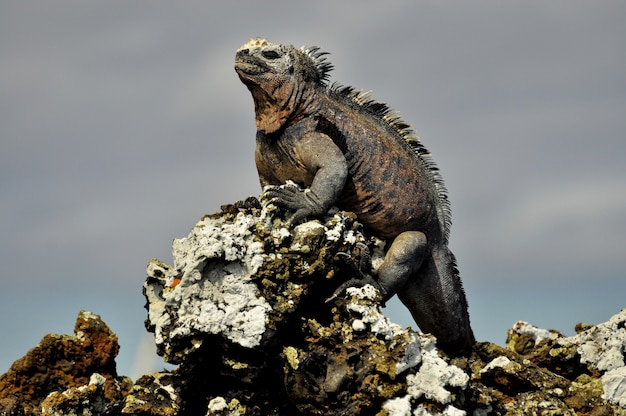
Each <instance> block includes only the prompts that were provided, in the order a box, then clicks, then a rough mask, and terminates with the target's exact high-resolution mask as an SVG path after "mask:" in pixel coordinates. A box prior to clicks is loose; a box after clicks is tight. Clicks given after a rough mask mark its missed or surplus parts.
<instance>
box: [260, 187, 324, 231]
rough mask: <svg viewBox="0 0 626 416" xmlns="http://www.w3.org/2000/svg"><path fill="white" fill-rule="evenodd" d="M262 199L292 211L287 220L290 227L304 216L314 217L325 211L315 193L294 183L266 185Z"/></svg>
mask: <svg viewBox="0 0 626 416" xmlns="http://www.w3.org/2000/svg"><path fill="white" fill-rule="evenodd" d="M263 199H264V200H266V201H267V202H268V203H270V204H272V205H275V206H277V207H280V208H284V209H287V210H289V211H292V212H293V215H292V216H291V217H290V218H289V219H288V220H287V228H291V227H293V226H294V225H296V224H297V223H299V222H300V221H301V220H303V219H304V218H306V217H314V216H318V215H321V214H323V213H324V212H325V207H323V206H322V205H321V203H320V202H319V201H318V198H316V196H315V194H313V192H311V191H310V190H309V189H305V190H302V189H300V187H299V186H297V185H296V184H294V183H289V182H288V183H286V184H285V185H279V186H273V185H270V186H266V187H265V189H264V190H263Z"/></svg>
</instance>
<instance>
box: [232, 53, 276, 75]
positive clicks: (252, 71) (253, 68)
mask: <svg viewBox="0 0 626 416" xmlns="http://www.w3.org/2000/svg"><path fill="white" fill-rule="evenodd" d="M235 71H237V72H240V73H243V74H246V75H260V74H263V73H265V72H267V71H269V68H268V67H267V66H265V65H262V64H259V63H258V62H256V61H254V60H251V59H245V57H239V56H238V57H237V59H236V60H235Z"/></svg>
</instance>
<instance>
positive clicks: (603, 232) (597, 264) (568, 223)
mask: <svg viewBox="0 0 626 416" xmlns="http://www.w3.org/2000/svg"><path fill="white" fill-rule="evenodd" d="M625 19H626V3H624V2H623V1H621V0H617V1H602V0H600V1H596V2H584V1H576V0H574V1H572V0H561V1H559V0H555V1H551V2H542V1H517V2H501V1H496V0H491V1H472V2H467V1H434V0H433V1H389V2H380V1H378V2H373V1H372V2H369V1H364V2H363V1H358V2H357V1H344V2H330V1H329V2H326V1H317V2H279V1H268V2H257V1H254V2H253V1H249V2H243V1H241V2H228V4H227V2H208V1H197V2H191V1H180V2H166V1H158V0H157V1H134V2H127V1H118V0H110V1H106V2H105V1H102V2H81V1H66V0H57V1H55V2H48V1H28V2H23V1H19V0H14V1H3V2H2V3H1V4H0V270H1V272H0V273H1V274H0V279H1V283H2V289H0V335H1V337H0V373H3V372H5V371H6V369H8V367H9V366H10V364H11V363H12V362H13V361H14V360H16V359H17V358H19V357H21V356H22V355H24V354H25V353H26V351H27V350H28V349H29V348H31V347H33V346H35V345H36V344H37V343H38V342H39V340H40V339H41V337H42V336H43V335H44V334H46V333H50V332H56V333H71V332H72V328H73V324H74V320H75V318H76V315H77V314H78V311H79V310H80V309H87V310H89V311H91V312H94V313H97V314H100V315H101V316H102V318H103V319H104V320H105V322H107V323H108V324H109V326H110V327H111V328H112V329H113V330H114V331H115V332H116V333H117V334H118V336H119V338H120V344H121V351H120V355H119V358H118V371H119V372H120V373H121V374H125V375H131V376H134V377H136V376H138V375H139V374H140V373H141V372H143V371H149V370H151V369H152V368H151V366H154V365H160V364H159V362H158V359H157V360H154V356H153V355H152V354H151V353H150V352H145V348H146V347H145V346H146V345H150V338H149V337H148V336H147V335H146V334H147V333H146V331H145V330H144V327H143V320H144V319H145V316H146V315H145V311H144V309H143V304H144V299H143V296H142V294H141V285H142V283H143V280H144V277H145V266H146V264H147V263H148V261H149V260H150V259H151V258H153V257H156V258H159V259H161V260H163V261H166V262H170V261H171V242H172V239H173V238H176V237H183V236H185V235H187V233H188V231H189V230H190V229H191V228H192V227H193V225H194V224H195V223H196V222H197V220H199V219H200V217H201V216H202V215H203V214H206V213H212V212H215V211H217V210H218V209H219V206H220V205H221V204H223V203H228V202H233V201H235V200H236V199H241V198H244V197H246V196H248V195H257V194H258V193H259V190H260V189H259V185H258V181H257V176H256V170H255V168H254V162H253V149H254V134H255V129H254V117H253V104H252V99H251V97H250V95H249V92H248V91H247V89H246V88H245V87H244V86H243V85H242V84H241V83H240V82H239V80H238V78H237V76H236V74H235V72H234V70H233V60H234V52H235V50H236V49H237V48H238V47H239V46H240V45H241V44H243V43H245V42H246V41H247V40H248V38H250V37H256V36H265V37H268V38H269V39H270V40H272V41H275V42H281V43H290V44H294V45H296V46H300V45H303V44H307V45H318V46H321V47H322V48H323V49H324V50H326V51H329V52H331V53H332V55H331V56H330V60H331V62H333V64H334V66H335V68H336V69H335V70H334V71H333V73H332V77H331V79H332V80H335V81H339V82H341V83H343V84H349V85H353V86H355V87H357V88H362V89H365V90H372V91H373V93H374V97H375V98H377V99H379V100H383V101H387V102H388V103H389V104H390V106H391V107H393V108H394V109H397V110H399V111H400V113H401V114H402V115H403V117H404V118H405V119H406V120H407V121H408V122H409V123H411V124H413V127H414V129H415V130H416V131H417V133H418V134H419V135H420V136H421V137H422V140H423V142H424V144H425V145H426V146H427V147H428V148H429V150H431V151H432V152H433V153H434V156H435V160H436V161H437V163H438V164H439V166H440V168H441V170H442V172H443V175H444V178H445V179H446V184H447V186H448V189H449V191H450V198H451V200H452V207H453V222H454V224H453V228H452V238H451V246H452V249H453V251H454V252H455V254H456V255H457V257H458V260H459V267H460V270H461V274H462V276H463V279H464V283H465V287H466V290H467V294H468V299H469V303H470V312H471V318H472V323H473V326H474V329H475V332H476V335H477V338H478V339H479V340H489V341H494V342H497V343H499V344H501V345H502V344H503V342H504V339H505V337H506V330H507V328H509V327H510V326H511V325H513V324H514V323H515V321H517V320H526V321H530V322H531V323H534V324H536V325H539V326H541V327H545V328H555V329H558V330H560V331H562V332H564V333H566V334H568V335H571V334H572V333H573V326H574V325H575V324H576V323H577V322H588V323H598V322H602V321H604V320H606V319H608V318H609V317H610V316H611V315H613V314H614V313H616V312H618V311H619V310H620V309H621V308H623V307H626V278H625V277H626V162H625V160H624V159H625V157H626V134H625V132H626V48H625V47H624V39H626V25H625V24H624V21H625ZM388 314H389V315H390V316H391V317H392V319H394V320H395V321H396V322H399V323H401V324H404V325H410V324H411V323H412V321H411V318H410V316H409V314H408V312H406V311H405V309H404V308H403V307H402V306H401V305H400V304H399V303H395V304H394V303H392V305H391V306H390V307H389V308H388ZM148 350H149V349H148ZM137 356H140V357H142V358H143V359H142V360H139V359H138V358H136V357H137ZM155 363H156V364H155ZM155 368H156V367H155Z"/></svg>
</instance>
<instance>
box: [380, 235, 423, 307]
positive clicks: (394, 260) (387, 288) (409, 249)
mask: <svg viewBox="0 0 626 416" xmlns="http://www.w3.org/2000/svg"><path fill="white" fill-rule="evenodd" d="M427 244H428V241H427V239H426V235H425V234H424V233H422V232H420V231H405V232H403V233H400V234H399V235H398V236H396V238H395V239H394V240H393V242H392V243H391V246H390V247H389V249H388V250H387V253H386V254H385V260H384V261H383V263H382V264H381V265H380V267H379V268H378V270H377V272H376V274H377V275H378V283H379V284H380V286H381V288H382V290H383V291H384V293H383V294H382V295H383V298H384V299H383V300H384V301H387V300H388V299H389V298H391V297H392V296H393V295H395V294H396V293H397V292H398V291H399V290H401V289H402V288H403V287H404V286H405V285H406V283H407V282H408V281H409V279H411V277H412V276H414V275H415V273H416V272H417V270H419V268H420V267H421V265H422V262H423V260H424V257H425V254H426V250H427Z"/></svg>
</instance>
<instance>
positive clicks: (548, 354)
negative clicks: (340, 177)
mask: <svg viewBox="0 0 626 416" xmlns="http://www.w3.org/2000/svg"><path fill="white" fill-rule="evenodd" d="M286 215H287V214H286V213H284V212H283V211H281V210H278V209H276V208H275V207H272V206H265V207H264V206H261V204H259V202H258V201H257V200H256V198H249V199H248V200H246V201H243V202H237V203H235V204H228V205H224V206H223V207H222V211H221V212H219V213H216V214H213V215H208V216H205V217H204V218H202V219H201V220H200V222H198V224H196V226H195V227H193V229H192V230H191V232H190V233H189V235H188V236H187V237H185V238H181V239H178V240H175V241H174V243H173V259H174V262H173V264H172V265H169V264H165V263H163V262H161V261H159V260H152V261H150V263H149V265H148V276H147V279H146V281H145V283H144V288H143V290H144V295H145V297H146V300H147V303H146V309H147V312H148V318H147V319H146V322H145V324H146V328H147V329H148V331H150V332H152V333H154V337H155V343H156V346H157V351H158V353H159V355H161V356H162V357H163V359H164V360H165V361H167V362H169V363H173V364H176V365H178V367H177V368H176V369H175V370H170V371H162V372H157V373H152V374H146V375H144V376H142V377H140V378H139V379H138V380H137V381H136V382H135V383H132V381H131V380H130V379H128V378H125V377H119V376H118V375H117V373H116V369H115V361H114V359H115V356H116V354H117V351H118V348H119V347H118V344H117V338H116V336H115V334H114V333H113V332H112V331H111V330H110V329H109V328H108V327H107V326H106V325H105V324H104V323H103V322H102V321H101V320H100V319H99V317H97V316H96V315H93V314H91V313H88V312H81V313H80V315H79V317H78V320H77V323H76V328H75V331H74V334H73V335H64V336H61V335H47V336H46V337H44V339H43V340H42V342H41V343H40V344H39V345H38V346H37V347H35V348H33V349H32V350H31V351H30V352H29V353H28V354H27V355H26V356H25V357H24V358H21V359H20V360H18V361H16V362H15V363H14V364H13V366H12V367H11V368H10V370H9V371H8V372H7V373H6V374H4V375H2V376H0V416H5V415H7V416H8V415H42V414H43V415H145V416H157V415H181V416H183V415H184V416H187V415H189V416H191V415H193V416H195V415H200V416H243V415H248V416H267V415H280V416H283V415H285V416H287V415H375V416H415V415H417V416H426V415H446V416H463V415H473V416H482V415H508V416H515V415H520V416H521V415H590V416H591V415H594V416H599V415H606V416H612V415H617V416H626V363H625V361H626V309H624V310H622V311H621V312H619V313H618V314H616V315H615V316H613V317H611V318H610V319H609V320H608V321H607V322H604V323H601V324H598V325H589V324H579V325H577V327H576V335H574V336H571V337H566V336H564V335H563V334H561V333H559V332H557V331H553V330H545V329H540V328H537V327H535V326H533V325H531V324H529V323H526V322H517V323H516V324H515V325H514V326H513V328H511V329H510V330H509V331H508V338H507V341H506V346H505V347H501V346H498V345H495V344H493V343H490V342H479V343H477V344H476V345H475V346H474V348H473V349H472V351H471V353H470V354H468V355H467V356H461V357H454V358H450V357H448V356H447V355H446V354H445V353H443V352H441V351H439V350H438V349H437V347H436V343H435V341H436V340H435V339H434V337H432V336H431V335H429V334H422V333H419V332H417V331H416V330H414V329H411V328H401V327H400V326H399V325H397V324H394V323H392V322H391V321H390V320H389V319H388V318H387V317H385V316H384V315H383V313H382V308H381V305H380V295H379V293H378V291H377V290H376V288H375V287H374V286H373V285H371V284H368V283H371V279H369V278H368V276H371V275H375V270H376V268H377V267H378V266H379V265H380V263H381V261H382V258H383V256H384V248H385V242H384V241H382V240H380V239H377V238H375V237H374V236H372V235H370V234H368V232H367V230H366V229H364V228H363V227H362V226H361V224H360V223H359V222H358V221H357V220H356V217H355V216H354V215H353V214H351V213H348V212H341V211H336V210H334V211H331V213H330V214H329V215H327V216H326V217H324V218H321V219H317V220H312V221H307V222H304V223H302V224H299V225H297V226H296V227H294V228H293V229H287V228H285V226H284V224H285V221H286V220H287V219H288V218H286ZM346 282H350V284H349V285H347V286H346V288H345V289H344V290H342V291H340V292H339V293H337V292H336V290H337V288H339V287H343V286H342V285H343V284H344V283H346Z"/></svg>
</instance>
